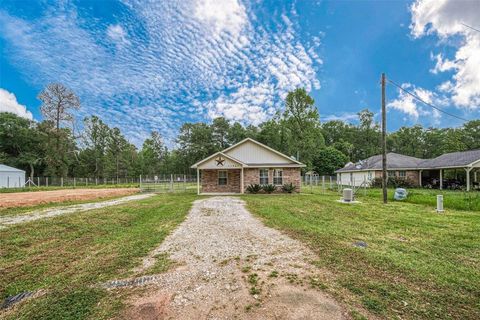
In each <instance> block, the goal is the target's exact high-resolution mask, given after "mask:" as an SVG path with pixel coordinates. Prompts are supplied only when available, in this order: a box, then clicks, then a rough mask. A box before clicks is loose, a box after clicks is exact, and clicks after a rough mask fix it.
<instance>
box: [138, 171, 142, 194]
mask: <svg viewBox="0 0 480 320" xmlns="http://www.w3.org/2000/svg"><path fill="white" fill-rule="evenodd" d="M139 185H140V191H141V190H142V175H140V178H139Z"/></svg>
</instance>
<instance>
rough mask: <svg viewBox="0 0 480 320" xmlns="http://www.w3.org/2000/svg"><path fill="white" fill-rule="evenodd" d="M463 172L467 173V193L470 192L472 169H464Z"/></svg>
mask: <svg viewBox="0 0 480 320" xmlns="http://www.w3.org/2000/svg"><path fill="white" fill-rule="evenodd" d="M465 171H467V191H470V171H472V168H465Z"/></svg>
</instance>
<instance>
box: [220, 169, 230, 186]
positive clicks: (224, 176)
mask: <svg viewBox="0 0 480 320" xmlns="http://www.w3.org/2000/svg"><path fill="white" fill-rule="evenodd" d="M227 183H228V174H227V170H218V185H219V186H226V185H227Z"/></svg>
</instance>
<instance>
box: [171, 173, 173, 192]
mask: <svg viewBox="0 0 480 320" xmlns="http://www.w3.org/2000/svg"><path fill="white" fill-rule="evenodd" d="M170 191H172V192H173V174H171V175H170Z"/></svg>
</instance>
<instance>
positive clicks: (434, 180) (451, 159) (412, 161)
mask: <svg viewBox="0 0 480 320" xmlns="http://www.w3.org/2000/svg"><path fill="white" fill-rule="evenodd" d="M387 170H388V176H389V177H397V178H404V179H409V180H410V181H412V182H413V183H414V185H416V186H426V185H429V186H430V187H434V188H439V189H443V185H444V183H445V171H447V170H448V171H450V173H453V174H452V175H453V176H454V177H455V179H454V180H460V178H458V179H456V177H457V176H460V175H461V176H462V179H461V180H464V181H463V183H464V185H465V187H466V189H467V191H469V190H470V189H471V187H472V185H473V187H474V188H476V189H478V188H479V181H478V180H479V179H478V176H479V175H478V172H480V150H469V151H460V152H451V153H445V154H442V155H441V156H438V157H436V158H433V159H420V158H415V157H410V156H405V155H402V154H398V153H393V152H390V153H388V154H387ZM452 171H453V172H452ZM335 173H336V174H337V181H338V183H339V184H341V185H353V186H360V185H361V184H362V183H367V185H369V184H370V183H371V181H372V180H373V179H375V178H381V177H382V156H381V155H376V156H372V157H370V158H368V159H365V160H361V161H359V162H357V163H351V162H350V163H347V164H346V165H345V167H343V168H341V169H339V170H337V171H335Z"/></svg>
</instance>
